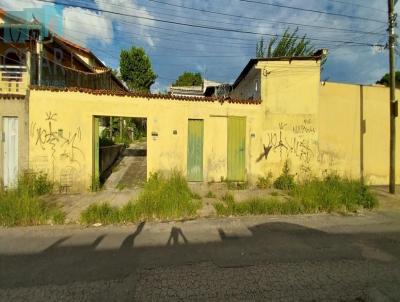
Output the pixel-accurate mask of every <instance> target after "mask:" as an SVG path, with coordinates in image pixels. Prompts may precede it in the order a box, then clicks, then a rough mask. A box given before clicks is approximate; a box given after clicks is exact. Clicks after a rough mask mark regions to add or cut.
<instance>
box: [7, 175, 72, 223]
mask: <svg viewBox="0 0 400 302" xmlns="http://www.w3.org/2000/svg"><path fill="white" fill-rule="evenodd" d="M52 189H53V184H52V183H51V182H50V181H48V180H47V176H46V175H45V174H25V175H24V176H23V177H21V179H20V180H19V182H18V186H17V187H16V188H14V189H9V190H7V191H4V192H1V193H0V225H2V226H15V225H23V226H27V225H39V224H46V223H55V224H62V223H64V221H65V213H64V212H63V211H62V210H61V209H60V208H58V207H57V206H56V205H54V204H50V203H46V202H45V201H43V200H42V199H40V198H39V196H40V195H44V194H48V193H51V191H52Z"/></svg>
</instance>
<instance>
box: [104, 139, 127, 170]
mask: <svg viewBox="0 0 400 302" xmlns="http://www.w3.org/2000/svg"><path fill="white" fill-rule="evenodd" d="M122 148H123V145H114V146H107V147H100V156H99V157H100V163H99V169H100V174H103V173H104V172H105V171H106V170H107V169H109V168H110V167H111V166H112V165H113V163H114V162H115V161H116V160H117V158H118V156H119V155H120V153H121V152H122Z"/></svg>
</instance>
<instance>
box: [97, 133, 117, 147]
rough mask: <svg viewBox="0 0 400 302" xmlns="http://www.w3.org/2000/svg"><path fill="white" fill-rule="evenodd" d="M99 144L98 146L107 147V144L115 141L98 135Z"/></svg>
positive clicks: (110, 144) (112, 143)
mask: <svg viewBox="0 0 400 302" xmlns="http://www.w3.org/2000/svg"><path fill="white" fill-rule="evenodd" d="M106 130H107V129H106ZM99 145H100V147H108V146H113V145H115V143H114V141H113V140H112V139H110V138H108V137H103V136H101V137H99Z"/></svg>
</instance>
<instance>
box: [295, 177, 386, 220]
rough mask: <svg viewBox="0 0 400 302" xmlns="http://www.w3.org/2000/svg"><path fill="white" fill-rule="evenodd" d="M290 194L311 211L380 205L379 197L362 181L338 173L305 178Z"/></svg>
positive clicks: (329, 210)
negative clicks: (343, 176)
mask: <svg viewBox="0 0 400 302" xmlns="http://www.w3.org/2000/svg"><path fill="white" fill-rule="evenodd" d="M290 195H291V197H292V198H293V199H294V200H296V201H298V202H300V203H301V204H303V206H304V207H305V208H307V209H308V211H311V212H320V211H324V212H334V211H347V212H355V211H357V210H358V209H360V208H365V209H372V208H374V207H376V206H377V205H378V200H377V198H376V197H375V196H374V195H373V193H372V192H371V191H370V189H369V187H367V186H366V185H364V184H363V183H362V182H361V181H359V180H352V179H348V178H342V177H339V176H337V175H329V176H327V177H325V178H324V179H322V180H321V179H318V178H311V179H309V180H305V181H303V182H302V183H300V184H297V185H296V186H294V188H293V189H292V190H291V191H290Z"/></svg>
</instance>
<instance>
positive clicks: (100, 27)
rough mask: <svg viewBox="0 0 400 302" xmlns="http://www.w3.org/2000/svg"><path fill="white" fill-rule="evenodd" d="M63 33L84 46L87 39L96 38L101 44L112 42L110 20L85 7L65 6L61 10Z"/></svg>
mask: <svg viewBox="0 0 400 302" xmlns="http://www.w3.org/2000/svg"><path fill="white" fill-rule="evenodd" d="M63 20H64V22H63V25H64V35H65V37H66V38H67V39H70V40H72V41H75V42H76V43H78V44H80V45H82V46H86V45H87V42H88V40H89V39H96V40H98V41H100V42H101V43H102V44H104V45H105V44H112V42H113V41H112V39H113V25H112V20H110V19H109V18H107V17H106V16H104V15H103V14H97V13H95V12H93V11H89V10H87V9H81V8H77V7H66V8H64V10H63Z"/></svg>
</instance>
